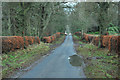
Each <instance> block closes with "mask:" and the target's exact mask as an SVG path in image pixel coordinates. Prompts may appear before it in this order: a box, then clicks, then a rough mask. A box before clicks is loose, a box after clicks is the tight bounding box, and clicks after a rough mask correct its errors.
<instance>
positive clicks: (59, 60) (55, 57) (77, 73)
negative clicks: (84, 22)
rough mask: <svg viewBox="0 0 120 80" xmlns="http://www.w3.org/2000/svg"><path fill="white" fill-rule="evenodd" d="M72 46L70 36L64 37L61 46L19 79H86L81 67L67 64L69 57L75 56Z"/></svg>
mask: <svg viewBox="0 0 120 80" xmlns="http://www.w3.org/2000/svg"><path fill="white" fill-rule="evenodd" d="M73 45H74V43H73V40H72V36H71V35H68V36H66V39H65V41H64V43H62V45H60V46H59V47H57V48H56V49H55V50H54V51H52V52H51V54H50V55H49V56H46V57H45V58H43V60H42V61H41V62H40V63H38V64H37V65H36V66H35V67H33V68H32V69H31V70H30V71H28V72H26V73H24V74H23V75H22V76H20V78H86V76H85V75H84V72H83V67H82V66H80V67H74V66H72V65H71V64H70V62H69V56H72V55H75V50H74V47H73Z"/></svg>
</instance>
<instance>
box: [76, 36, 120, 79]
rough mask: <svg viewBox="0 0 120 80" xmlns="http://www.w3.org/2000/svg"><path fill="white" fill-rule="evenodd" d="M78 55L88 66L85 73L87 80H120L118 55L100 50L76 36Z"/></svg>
mask: <svg viewBox="0 0 120 80" xmlns="http://www.w3.org/2000/svg"><path fill="white" fill-rule="evenodd" d="M74 40H75V44H79V45H78V46H75V48H76V51H77V54H78V55H81V56H83V60H84V62H85V64H86V67H85V68H84V72H85V75H86V77H87V78H120V76H119V68H118V67H119V63H118V61H119V58H118V54H117V53H110V52H109V51H108V50H107V49H100V48H98V47H97V46H94V45H93V44H86V43H83V42H81V41H80V39H79V37H76V36H74Z"/></svg>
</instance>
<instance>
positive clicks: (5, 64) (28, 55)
mask: <svg viewBox="0 0 120 80" xmlns="http://www.w3.org/2000/svg"><path fill="white" fill-rule="evenodd" d="M64 37H65V36H61V37H60V38H59V39H58V40H56V41H55V42H54V43H43V42H41V43H40V44H34V45H30V46H28V47H27V49H23V50H22V49H20V50H17V51H14V52H8V53H6V54H2V55H1V56H2V64H1V65H2V78H9V77H10V76H11V75H13V74H15V73H16V72H18V71H19V70H22V69H25V68H26V67H29V66H30V65H31V64H32V63H34V62H35V61H37V60H39V59H41V57H42V56H44V55H47V54H48V53H50V51H51V50H52V49H53V47H51V46H54V45H56V44H61V43H62V42H63V41H64ZM55 47H56V46H54V48H55Z"/></svg>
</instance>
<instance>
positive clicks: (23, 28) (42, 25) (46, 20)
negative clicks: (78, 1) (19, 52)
mask: <svg viewBox="0 0 120 80" xmlns="http://www.w3.org/2000/svg"><path fill="white" fill-rule="evenodd" d="M63 7H64V3H60V2H52V3H51V2H3V3H2V14H3V15H2V36H39V37H42V36H45V35H51V34H53V33H56V32H64V31H65V26H66V23H65V22H66V12H65V11H64V8H63Z"/></svg>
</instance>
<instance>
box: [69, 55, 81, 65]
mask: <svg viewBox="0 0 120 80" xmlns="http://www.w3.org/2000/svg"><path fill="white" fill-rule="evenodd" d="M68 59H69V62H70V64H71V65H72V66H76V67H78V66H81V65H82V59H81V57H80V56H78V55H76V54H75V55H72V56H69V58H68Z"/></svg>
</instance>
